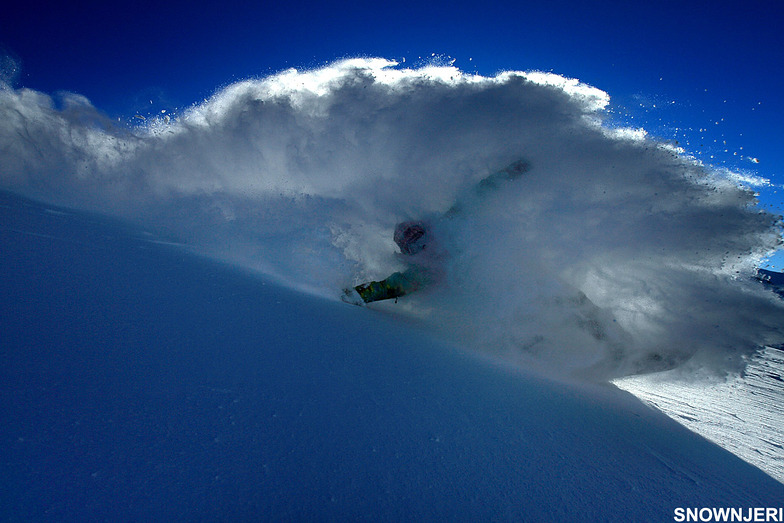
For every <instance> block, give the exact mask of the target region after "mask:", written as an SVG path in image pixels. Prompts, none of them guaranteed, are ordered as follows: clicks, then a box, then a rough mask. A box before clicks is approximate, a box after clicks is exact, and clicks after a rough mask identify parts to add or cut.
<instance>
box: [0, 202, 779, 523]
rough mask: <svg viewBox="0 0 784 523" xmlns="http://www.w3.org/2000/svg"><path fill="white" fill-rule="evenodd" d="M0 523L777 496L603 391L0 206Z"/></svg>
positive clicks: (633, 504)
mask: <svg viewBox="0 0 784 523" xmlns="http://www.w3.org/2000/svg"><path fill="white" fill-rule="evenodd" d="M0 249H1V252H2V256H0V270H2V274H3V275H4V277H3V278H2V279H1V280H0V292H1V293H2V295H3V296H4V297H5V299H4V300H2V302H1V303H2V305H0V325H2V329H1V330H0V348H1V350H2V358H3V362H4V365H3V366H2V367H1V368H0V373H2V377H1V378H0V379H2V383H3V387H2V389H0V394H1V396H0V405H1V407H0V409H1V410H0V441H2V443H3V447H4V456H3V474H2V476H1V477H2V480H0V482H1V483H0V492H2V493H1V494H0V514H2V515H3V516H2V517H3V519H5V520H9V521H13V520H28V521H29V520H39V521H41V520H43V521H47V520H49V521H55V520H57V521H77V520H78V521H94V520H105V519H110V520H115V521H116V520H120V521H122V520H129V521H130V520H136V521H138V520H164V519H175V520H231V521H243V520H244V521H257V520H260V519H261V520H281V519H285V520H302V519H311V520H313V519H352V520H379V519H383V520H419V521H421V520H434V519H448V520H458V521H476V520H480V519H481V520H488V519H494V520H523V519H524V520H526V521H554V520H561V521H578V520H593V521H598V520H602V521H670V520H671V519H672V517H673V510H674V509H675V508H677V507H703V506H705V507H710V506H732V507H758V506H763V507H765V506H778V505H776V504H777V503H780V502H781V500H782V499H784V485H782V484H780V483H778V482H776V481H775V480H773V479H771V478H770V477H768V476H767V475H765V474H763V473H762V472H761V471H759V470H758V469H756V468H754V467H752V466H751V465H748V464H747V463H745V462H743V461H742V460H740V459H739V458H737V457H735V456H733V455H732V454H730V453H729V452H727V451H725V450H722V449H721V448H719V447H717V446H716V445H714V444H712V443H709V442H708V441H706V440H705V439H703V438H701V437H699V436H697V435H695V434H694V433H692V432H690V431H688V430H686V429H685V428H683V427H682V426H681V425H679V424H677V423H675V422H674V421H672V420H670V419H669V418H667V417H666V416H664V415H662V414H661V413H659V412H657V411H655V410H653V409H651V408H649V407H648V406H646V405H644V404H642V403H640V402H639V401H638V400H636V399H635V398H633V397H632V396H630V395H628V394H626V393H624V392H621V391H619V390H617V389H615V388H613V387H610V386H598V385H580V384H574V383H572V384H565V383H557V382H554V381H549V380H546V379H543V378H539V377H536V376H535V375H532V374H528V373H526V372H523V371H520V370H519V369H512V368H509V367H508V366H503V365H501V364H498V363H493V362H492V361H489V360H487V359H480V358H479V357H477V356H473V355H470V354H468V353H466V352H464V351H463V350H461V349H460V348H459V347H456V346H454V345H449V344H445V343H442V342H439V341H438V340H435V339H433V338H432V337H431V336H430V335H428V334H426V333H425V332H424V331H422V330H420V329H418V328H417V327H416V325H411V324H405V323H403V322H401V321H398V320H393V319H392V318H390V317H388V316H385V315H384V314H382V313H379V312H378V311H372V310H368V309H362V308H357V307H352V306H348V305H345V304H341V303H335V302H330V301H325V300H321V299H318V298H314V297H309V296H305V295H302V294H299V293H296V292H293V291H290V290H287V289H285V288H282V287H279V286H276V285H274V284H273V283H271V282H269V281H268V280H265V279H264V278H262V277H258V276H256V275H253V274H248V273H244V272H240V271H237V270H236V269H232V268H230V267H227V266H224V265H220V264H216V263H214V262H209V261H205V260H203V259H200V258H197V257H194V256H191V255H189V254H188V253H186V252H184V251H183V250H182V249H178V248H173V247H170V246H165V245H160V244H158V243H154V242H151V241H148V238H147V237H145V236H144V235H141V234H139V233H138V232H133V231H128V230H127V229H123V228H120V227H118V226H117V225H116V224H113V223H110V222H106V221H103V220H100V219H98V218H95V217H93V216H87V215H81V214H75V213H70V212H67V211H63V210H62V209H52V208H46V207H43V206H39V205H37V204H33V203H32V202H29V201H26V200H21V199H19V198H16V197H14V196H11V195H8V194H3V198H2V204H0Z"/></svg>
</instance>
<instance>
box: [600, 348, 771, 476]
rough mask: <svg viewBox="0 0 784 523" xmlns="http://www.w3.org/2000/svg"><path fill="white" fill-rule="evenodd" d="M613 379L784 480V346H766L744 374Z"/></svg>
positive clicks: (669, 375) (691, 427)
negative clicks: (783, 348) (782, 347)
mask: <svg viewBox="0 0 784 523" xmlns="http://www.w3.org/2000/svg"><path fill="white" fill-rule="evenodd" d="M614 383H615V384H616V385H618V386H619V387H621V388H622V389H624V390H628V391H629V392H631V393H632V394H634V395H635V396H637V397H639V398H641V399H643V400H645V401H646V402H648V403H650V404H651V405H653V406H655V407H656V408H658V409H661V410H662V411H663V412H665V413H666V414H668V415H670V416H672V417H673V418H674V419H675V420H677V421H679V422H681V423H683V424H684V425H685V426H687V427H688V428H690V429H691V430H693V431H695V432H697V433H699V434H702V435H703V436H705V437H706V438H708V439H710V440H711V441H714V442H716V443H718V444H719V445H721V446H722V447H724V448H726V449H727V450H729V451H730V452H732V453H733V454H735V455H737V456H740V457H742V458H743V459H745V460H746V461H748V462H749V463H752V464H754V465H756V466H757V467H759V468H761V469H762V470H764V471H766V472H767V473H768V474H770V475H771V476H773V477H774V478H776V479H778V480H779V481H781V482H782V483H784V440H782V427H784V352H782V349H780V348H778V349H777V348H772V347H766V348H765V350H764V351H762V352H761V353H760V354H757V355H755V356H754V357H753V358H751V360H750V361H749V364H748V366H747V367H746V369H745V370H744V372H743V375H732V376H728V377H724V378H723V379H719V378H717V377H716V376H702V377H699V376H693V375H689V376H684V375H682V374H680V373H678V372H677V371H675V372H673V371H670V372H666V373H660V374H653V375H647V376H632V377H628V378H623V379H620V380H616V381H615V382H614Z"/></svg>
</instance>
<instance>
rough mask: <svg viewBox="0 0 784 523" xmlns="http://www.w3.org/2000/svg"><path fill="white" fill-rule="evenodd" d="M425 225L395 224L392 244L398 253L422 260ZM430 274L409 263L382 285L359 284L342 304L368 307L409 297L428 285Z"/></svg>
mask: <svg viewBox="0 0 784 523" xmlns="http://www.w3.org/2000/svg"><path fill="white" fill-rule="evenodd" d="M427 227H428V226H427V224H425V223H424V222H421V221H410V222H403V223H399V224H397V226H396V227H395V234H394V237H393V238H394V240H395V243H396V244H397V246H398V247H399V248H400V252H401V253H403V254H404V255H406V256H413V257H416V258H418V260H419V261H421V260H422V258H423V256H424V255H423V254H422V251H424V250H425V249H426V248H427V244H428V239H429V238H428V229H427ZM432 280H433V274H432V271H431V270H430V269H429V268H428V267H426V264H423V263H412V264H411V266H410V267H409V268H408V269H406V270H405V271H403V272H395V273H392V274H391V275H389V276H388V277H387V278H386V279H383V280H381V281H370V282H367V283H361V284H359V285H357V286H355V287H353V288H350V289H346V290H345V291H344V301H348V302H349V303H357V304H360V303H363V302H364V303H370V302H373V301H380V300H389V299H392V298H394V299H397V298H399V297H400V296H405V295H406V294H410V293H412V292H414V291H416V290H418V289H420V288H421V287H422V286H424V285H426V284H428V283H431V282H432Z"/></svg>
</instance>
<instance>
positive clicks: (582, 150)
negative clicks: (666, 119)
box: [0, 59, 784, 379]
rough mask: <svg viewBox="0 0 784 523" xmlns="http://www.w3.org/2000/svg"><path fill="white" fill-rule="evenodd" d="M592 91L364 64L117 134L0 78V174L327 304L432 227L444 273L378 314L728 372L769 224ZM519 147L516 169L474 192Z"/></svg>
mask: <svg viewBox="0 0 784 523" xmlns="http://www.w3.org/2000/svg"><path fill="white" fill-rule="evenodd" d="M608 102H609V96H608V95H607V94H606V93H604V92H603V91H601V90H599V89H596V88H593V87H590V86H587V85H585V84H582V83H580V82H579V81H577V80H573V79H567V78H563V77H561V76H557V75H553V74H546V73H539V72H505V73H501V74H499V75H497V76H495V77H482V76H477V75H470V74H466V73H463V72H461V71H460V70H458V69H456V68H453V67H423V68H419V69H404V68H400V67H397V64H395V63H394V62H390V61H387V60H383V59H354V60H346V61H341V62H337V63H335V64H332V65H329V66H326V67H323V68H321V69H317V70H312V71H297V70H289V71H284V72H281V73H279V74H277V75H273V76H270V77H267V78H261V79H254V80H247V81H243V82H238V83H236V84H233V85H230V86H228V87H226V88H225V89H222V90H221V91H219V92H217V93H216V94H215V95H214V96H212V97H211V98H210V99H209V100H206V101H204V102H203V103H200V104H197V105H194V106H193V107H191V108H189V109H187V110H185V111H183V112H182V113H181V114H179V115H177V116H175V117H169V116H165V117H164V116H162V117H160V118H157V119H154V120H148V121H147V122H146V124H145V125H143V126H137V127H132V128H128V127H127V126H120V125H117V124H116V123H114V122H112V121H110V120H109V119H108V118H106V117H105V116H104V115H103V114H102V113H101V112H100V111H99V110H98V109H96V108H95V107H93V106H92V105H91V104H90V103H89V101H88V100H86V99H85V98H83V97H81V96H79V95H75V94H62V95H59V96H58V97H52V96H49V95H47V94H44V93H40V92H35V91H31V90H28V89H19V90H14V89H10V88H5V89H3V90H2V91H0V122H2V123H0V155H1V156H0V159H1V160H2V172H0V187H2V188H4V189H6V190H10V191H13V192H16V193H19V194H22V195H25V196H28V197H32V198H36V199H40V200H44V201H47V202H50V203H56V204H60V205H65V206H70V207H74V208H77V209H84V210H90V211H98V212H102V213H106V214H109V215H113V216H119V217H121V218H124V219H127V220H130V221H132V222H134V223H137V224H139V225H141V226H144V227H147V228H149V229H154V230H155V231H156V232H157V233H158V234H161V235H165V236H166V237H168V238H173V239H176V240H177V241H180V242H183V243H187V244H188V245H189V246H190V248H192V249H194V250H196V251H197V252H200V253H203V254H208V255H212V256H215V257H218V258H220V259H223V260H227V261H231V262H233V263H238V264H240V265H243V266H245V267H250V268H253V269H258V270H261V271H264V272H266V273H268V274H271V275H274V276H276V277H278V278H279V279H280V280H281V281H283V282H285V283H286V284H288V285H292V286H296V287H299V288H303V289H307V290H309V291H311V292H316V293H319V294H322V295H328V296H337V295H338V293H339V290H340V289H341V288H342V287H345V286H348V285H351V284H353V283H357V282H359V281H364V280H366V279H381V278H383V277H385V276H387V275H388V274H389V272H391V271H394V270H399V269H401V268H402V267H404V266H405V263H406V261H405V259H403V258H401V256H399V255H398V254H397V253H396V249H395V245H394V243H393V242H392V230H393V229H394V226H395V224H396V223H398V222H399V221H402V220H407V219H422V220H427V221H428V223H430V224H431V226H432V228H433V233H434V235H435V236H436V237H437V238H438V242H439V245H440V248H441V249H442V251H443V252H444V253H445V255H444V257H443V260H442V265H443V271H444V274H445V277H444V278H443V281H442V282H441V283H439V284H438V285H435V286H434V287H433V288H431V289H428V290H427V291H426V292H423V293H421V294H418V295H412V296H410V297H407V299H406V300H402V301H401V303H400V304H399V306H398V307H397V308H396V309H395V310H397V311H406V312H408V313H411V314H415V315H417V316H419V317H420V318H422V319H423V320H424V321H425V322H426V323H428V324H430V325H432V326H433V328H434V329H437V330H439V331H440V332H442V333H444V334H446V335H450V336H456V337H459V338H460V339H461V340H462V341H464V342H466V343H469V344H471V345H472V346H474V347H476V348H480V349H482V350H485V351H489V352H492V353H494V354H498V355H501V356H503V357H505V358H507V359H510V360H513V361H515V362H518V363H520V364H525V365H543V366H545V367H550V368H553V367H557V368H560V369H562V370H564V369H565V370H566V371H567V372H570V373H574V374H580V375H586V376H589V377H591V378H597V379H604V378H608V377H614V376H618V375H624V374H629V373H636V372H647V371H652V370H658V369H662V368H669V367H674V366H679V365H681V366H682V365H687V366H688V365H691V366H700V367H707V368H710V369H714V370H720V371H722V370H733V369H738V368H739V366H740V365H741V364H742V361H743V356H744V355H747V354H749V353H751V352H752V351H754V350H756V349H757V348H758V347H759V346H760V345H762V344H766V343H780V342H781V341H782V328H781V326H782V325H784V321H782V320H784V309H783V308H782V306H781V303H780V301H778V300H777V299H776V298H775V297H774V296H773V295H772V294H770V293H768V292H766V291H765V290H764V289H762V288H761V287H760V286H759V285H758V284H757V283H755V282H753V281H752V280H751V278H750V275H751V273H752V271H753V268H754V266H755V265H756V263H758V261H759V259H760V258H761V257H763V256H764V255H766V254H768V253H769V252H771V251H772V250H774V249H775V248H777V247H778V243H779V238H780V223H779V221H778V218H777V217H775V216H773V215H770V214H766V213H763V212H759V211H758V210H757V209H756V208H755V207H754V204H755V199H754V194H753V192H752V191H751V190H750V189H748V188H746V187H744V186H743V185H741V184H740V183H739V180H741V181H742V177H743V176H745V177H748V173H731V172H727V171H724V172H722V171H720V170H714V169H711V168H710V167H709V166H704V165H701V164H700V163H698V162H696V161H695V160H694V159H693V158H692V157H690V156H688V154H686V153H685V152H684V151H680V150H676V149H673V148H672V147H669V146H666V145H664V144H662V143H660V142H657V141H656V140H655V139H653V138H651V137H649V136H647V135H646V134H645V133H644V132H639V131H633V130H629V129H613V128H611V127H610V126H608V125H604V124H603V120H604V118H605V116H606V115H605V112H604V109H605V107H606V106H607V104H608ZM518 160H524V161H525V162H526V164H527V165H528V166H529V170H528V171H527V172H526V173H525V175H524V176H522V177H521V178H519V179H516V180H514V181H509V182H508V183H504V184H503V186H501V187H499V188H497V190H495V191H492V192H490V193H489V194H486V195H483V196H482V197H478V196H477V195H476V187H477V184H478V183H479V182H480V181H481V180H482V179H484V178H485V177H487V176H488V175H489V174H491V173H493V172H496V171H498V170H499V169H502V168H504V167H505V166H506V165H509V164H510V163H512V162H515V161H518ZM455 206H459V208H460V209H461V212H460V213H457V214H454V213H450V212H449V211H450V210H451V209H454V208H455ZM382 307H386V306H385V305H382Z"/></svg>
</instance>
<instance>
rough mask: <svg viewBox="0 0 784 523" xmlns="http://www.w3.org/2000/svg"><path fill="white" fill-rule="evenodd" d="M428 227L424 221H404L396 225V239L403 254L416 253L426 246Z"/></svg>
mask: <svg viewBox="0 0 784 523" xmlns="http://www.w3.org/2000/svg"><path fill="white" fill-rule="evenodd" d="M426 232H427V229H426V228H425V224H423V223H422V222H403V223H398V224H397V226H396V227H395V236H394V240H395V243H396V244H397V246H398V247H400V251H401V252H402V253H403V254H416V253H418V252H419V251H421V250H422V249H424V248H425V239H424V237H425V233H426Z"/></svg>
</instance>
